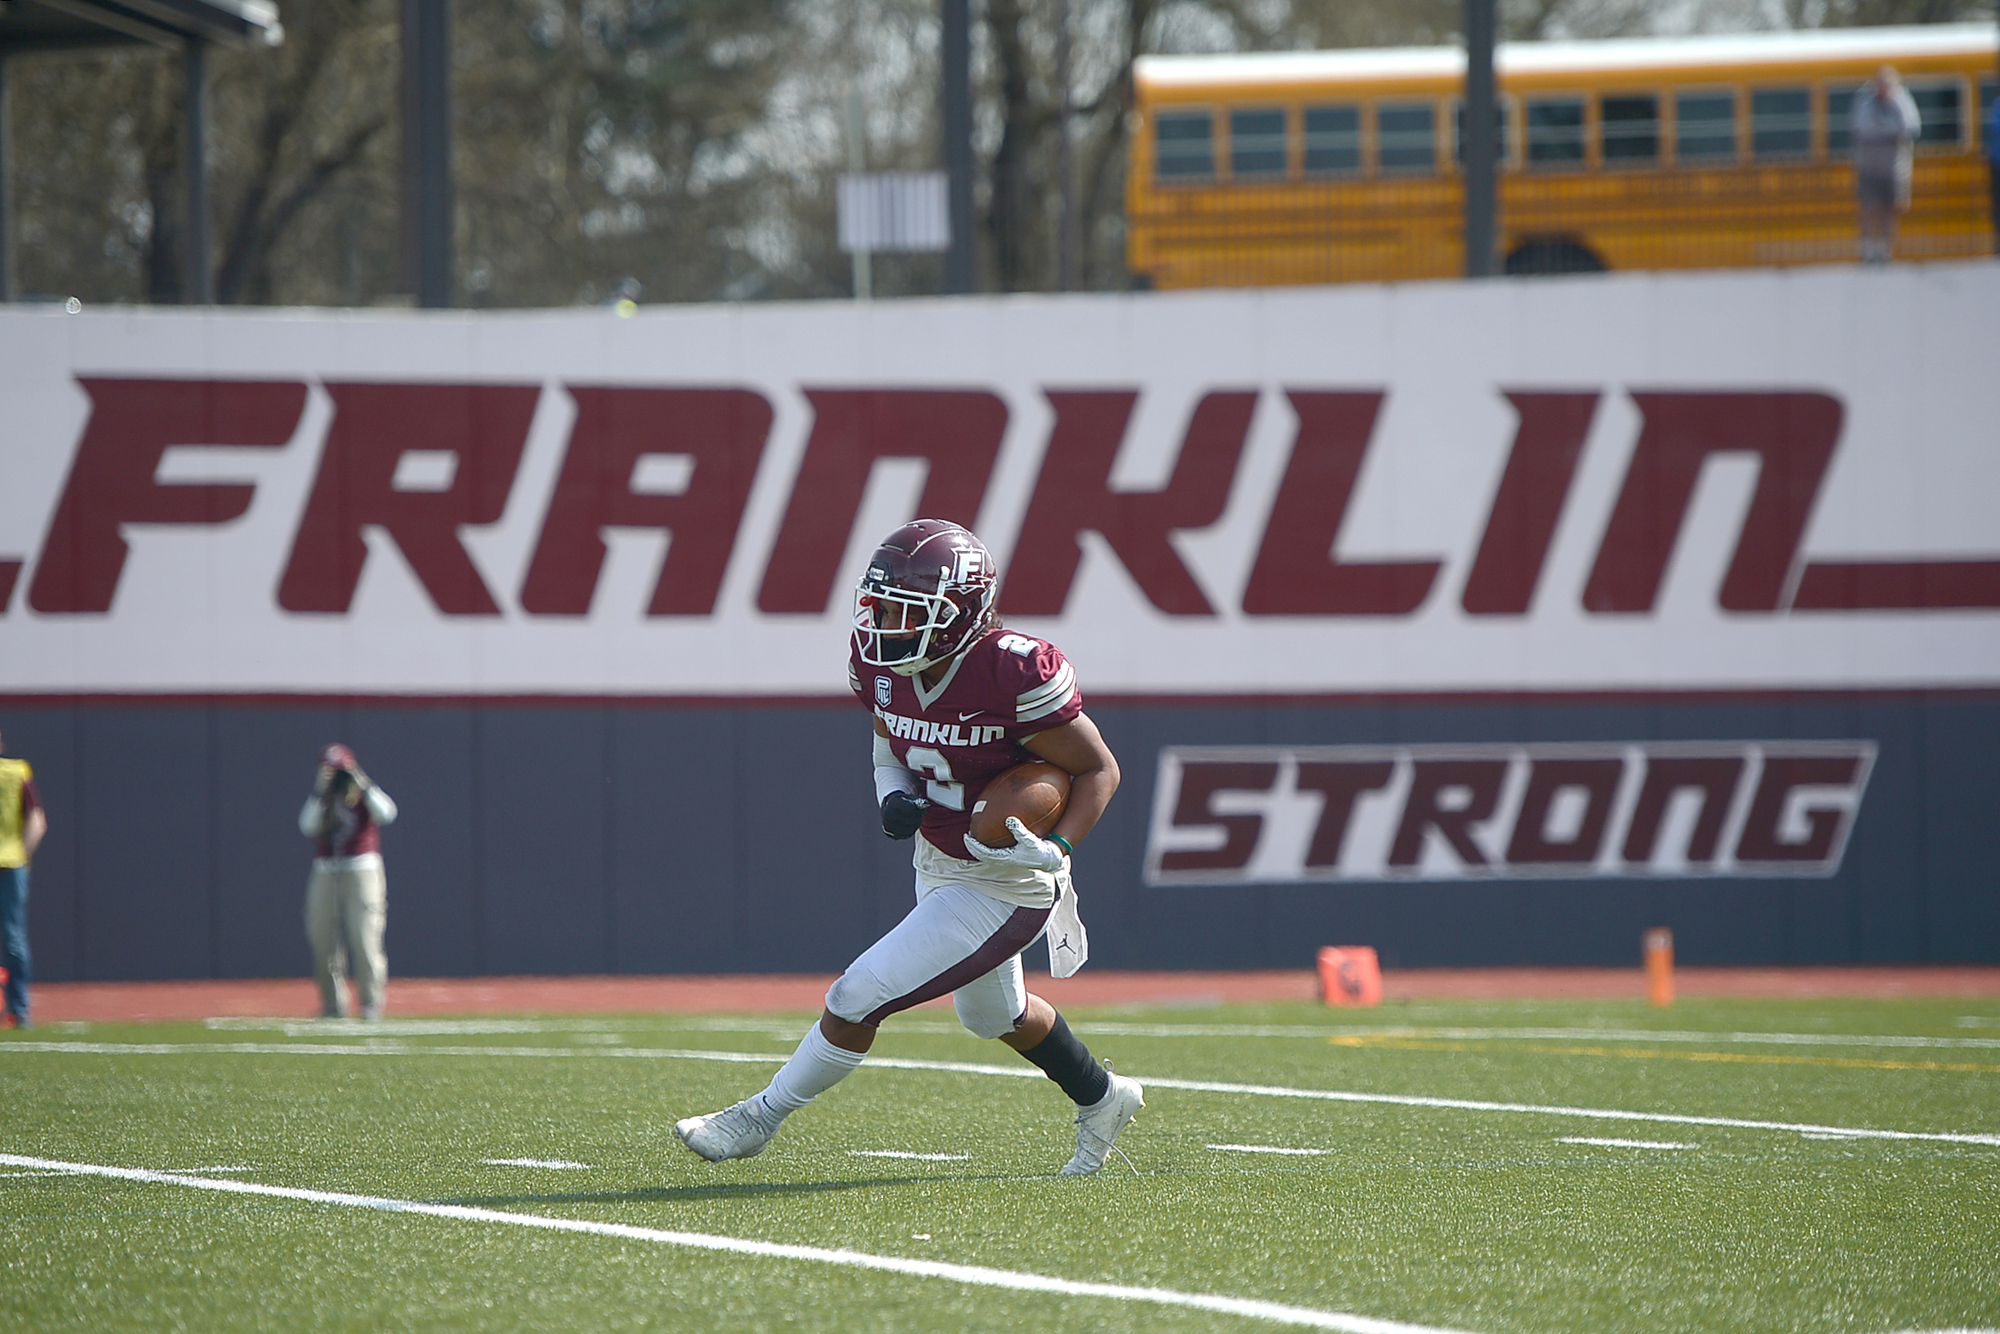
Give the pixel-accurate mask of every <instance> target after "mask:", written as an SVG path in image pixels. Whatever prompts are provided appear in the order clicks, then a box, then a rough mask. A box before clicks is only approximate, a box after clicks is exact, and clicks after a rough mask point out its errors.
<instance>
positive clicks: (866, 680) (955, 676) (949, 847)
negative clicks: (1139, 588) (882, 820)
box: [847, 629, 1083, 861]
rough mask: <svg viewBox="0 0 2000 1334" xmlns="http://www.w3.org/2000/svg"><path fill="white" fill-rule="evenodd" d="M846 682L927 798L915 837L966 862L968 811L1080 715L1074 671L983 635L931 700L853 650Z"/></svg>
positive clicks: (1030, 647) (1043, 652) (1020, 639)
mask: <svg viewBox="0 0 2000 1334" xmlns="http://www.w3.org/2000/svg"><path fill="white" fill-rule="evenodd" d="M847 681H848V684H849V685H850V686H852V687H853V689H854V693H855V695H856V696H857V697H858V698H859V699H860V700H861V702H862V704H864V705H866V706H867V708H868V709H869V710H870V711H871V712H872V713H873V714H874V715H875V716H876V718H878V719H880V720H881V722H882V725H883V726H884V727H886V728H887V729H888V731H889V745H890V748H891V749H892V750H894V751H895V754H896V758H897V759H898V760H899V761H901V762H902V764H903V766H904V767H905V768H907V769H910V770H912V771H913V772H915V773H916V774H918V775H919V776H920V777H922V778H923V780H924V787H923V792H922V795H923V796H925V797H927V798H929V800H930V803H931V804H930V809H929V810H927V811H925V812H924V823H923V827H922V829H921V831H920V832H921V833H922V834H923V836H924V838H925V839H926V840H928V841H929V842H930V843H931V844H932V845H933V846H934V847H936V848H938V849H939V850H940V851H942V852H944V853H945V854H946V855H947V856H951V857H957V858H959V859H960V860H961V861H970V860H971V859H972V854H970V853H968V852H967V851H966V850H965V835H966V831H967V829H968V828H969V827H970V825H971V822H972V806H973V803H974V802H976V801H978V800H979V794H980V793H981V792H982V791H983V790H984V789H985V787H986V785H987V784H988V783H989V782H991V781H993V779H994V778H995V777H996V776H997V775H999V774H1001V773H1004V772H1005V771H1007V770H1008V769H1011V768H1013V767H1014V766H1015V765H1017V764H1019V763H1021V762H1022V761H1023V760H1028V759H1033V758H1034V756H1033V754H1032V753H1030V752H1029V751H1028V750H1027V748H1026V747H1024V746H1023V745H1022V744H1021V741H1022V739H1023V738H1025V737H1031V736H1033V735H1035V734H1036V733H1037V732H1046V731H1049V730H1050V729H1052V728H1057V727H1061V726H1062V725H1063V724H1064V723H1066V722H1068V721H1069V720H1070V719H1072V718H1074V717H1076V716H1077V715H1078V714H1080V713H1082V712H1083V696H1082V695H1081V694H1079V693H1078V692H1077V688H1076V671H1075V669H1073V668H1072V667H1071V666H1070V665H1069V661H1068V659H1066V658H1064V657H1063V655H1062V651H1061V650H1059V649H1058V648H1056V646H1055V645H1054V644H1051V643H1049V642H1048V641H1047V640H1046V639H1037V638H1035V637H1034V636H1033V635H1024V634H1022V633H1020V632H1019V631H1017V630H1007V629H995V630H988V631H987V632H986V633H985V634H984V635H982V636H980V638H979V639H977V640H976V641H974V643H973V645H972V647H971V648H968V649H967V650H966V651H965V652H964V653H961V654H960V655H959V656H958V657H957V658H956V659H955V660H954V661H953V663H952V666H951V669H950V672H949V673H948V674H947V675H946V676H945V678H944V681H943V682H942V683H941V684H940V685H939V686H938V688H937V691H936V692H935V693H932V692H930V691H926V690H924V689H923V688H922V687H921V686H920V685H919V684H918V682H917V679H916V678H915V677H913V676H900V675H898V674H896V673H895V672H892V671H890V670H889V669H888V668H886V667H870V666H868V665H867V664H866V663H864V662H862V661H861V654H860V650H859V649H858V648H857V647H855V646H854V645H853V644H851V643H850V645H849V648H848V660H847Z"/></svg>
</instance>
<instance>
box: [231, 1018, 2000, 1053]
mask: <svg viewBox="0 0 2000 1334" xmlns="http://www.w3.org/2000/svg"><path fill="white" fill-rule="evenodd" d="M322 1022H324V1021H322ZM388 1022H389V1023H392V1024H393V1023H396V1022H398V1021H395V1020H390V1021H388ZM411 1022H418V1021H414V1020H413V1021H411ZM209 1023H210V1027H220V1026H221V1024H220V1023H219V1022H218V1021H215V1020H211V1021H209ZM801 1025H804V1027H801ZM244 1026H245V1027H247V1026H248V1025H244ZM810 1026H811V1021H810V1020H797V1021H794V1020H790V1019H734V1018H714V1019H710V1018H696V1017H692V1016H673V1017H670V1018H669V1019H668V1020H667V1021H666V1022H665V1024H664V1027H667V1028H670V1029H679V1030H681V1031H683V1032H689V1033H774V1034H784V1035H791V1034H795V1033H802V1032H804V1031H805V1028H806V1027H810ZM265 1027H277V1025H276V1024H266V1025H265ZM631 1027H632V1025H629V1024H628V1025H626V1030H627V1031H629V1030H630V1029H631ZM294 1028H296V1029H298V1030H299V1031H300V1032H301V1033H310V1032H331V1031H332V1030H330V1029H325V1028H322V1029H314V1028H312V1027H311V1025H310V1024H305V1023H300V1024H291V1025H287V1026H285V1032H286V1033H287V1034H288V1035H291V1034H292V1030H293V1029H294ZM896 1028H897V1031H898V1032H902V1033H956V1032H958V1031H959V1025H958V1024H957V1023H955V1022H942V1021H936V1020H926V1019H915V1020H908V1021H905V1020H902V1019H898V1020H897V1024H896ZM371 1031H374V1032H381V1031H382V1030H381V1027H380V1026H379V1025H378V1027H377V1028H376V1029H374V1030H371ZM522 1031H523V1032H526V1031H528V1030H525V1029H523V1030H522ZM547 1031H549V1032H557V1031H560V1030H559V1029H557V1028H554V1027H551V1028H549V1029H548V1030H547ZM1090 1031H1091V1032H1092V1033H1104V1034H1108V1035H1110V1036H1113V1037H1128V1038H1302V1039H1306V1040H1308V1041H1315V1040H1320V1039H1335V1038H1458V1039H1487V1040H1492V1041H1510V1040H1511V1041H1520V1042H1582V1041H1600V1042H1675V1043H1690V1042H1693V1043H1702V1042H1706V1043H1718V1044H1725V1045H1743V1044H1749V1045H1755V1046H1767V1047H1920V1048H1921V1047H1935V1048H1962V1049H1965V1050H1969V1051H2000V1038H1961V1037H1924V1036H1919V1035H1915V1034H1908V1033H1754V1032H1747V1031H1740V1030H1739V1031H1736V1032H1730V1033H1720V1032H1718V1033H1703V1032H1700V1031H1699V1030H1695V1029H1669V1028H1661V1029H1653V1028H1445V1027H1424V1026H1418V1025H1409V1024H1398V1025H1394V1026H1383V1027H1375V1026H1373V1025H1369V1026H1362V1025H1343V1026H1340V1027H1334V1028H1322V1027H1317V1026H1314V1025H1310V1024H1141V1023H1132V1022H1129V1021H1125V1020H1115V1019H1092V1020H1091V1021H1090Z"/></svg>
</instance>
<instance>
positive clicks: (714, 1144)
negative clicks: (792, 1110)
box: [674, 1098, 784, 1163]
mask: <svg viewBox="0 0 2000 1334" xmlns="http://www.w3.org/2000/svg"><path fill="white" fill-rule="evenodd" d="M783 1121H784V1118H783V1117H772V1116H768V1115H766V1114H765V1113H764V1112H762V1111H760V1110H758V1107H757V1100H756V1099H755V1098H745V1099H744V1100H743V1101H742V1102H739V1103H737V1104H736V1105H735V1106H734V1107H725V1108H723V1109H722V1110H721V1111H719V1112H710V1113H709V1114H708V1115H707V1116H690V1117H689V1118H687V1120H685V1121H676V1122H675V1123H674V1134H676V1135H678V1136H679V1137H680V1141H681V1143H683V1144H685V1145H687V1146H688V1148H690V1149H692V1150H694V1151H695V1152H696V1153H698V1154H700V1155H701V1156H702V1157H704V1158H706V1159H708V1161H710V1162H711V1163H719V1162H722V1161H723V1160H725V1159H728V1158H754V1157H756V1156H757V1155H758V1154H760V1153H762V1152H763V1151H764V1146H765V1145H766V1144H769V1143H770V1142H771V1137H772V1136H773V1135H775V1134H777V1133H778V1127H779V1125H781V1124H782V1123H783Z"/></svg>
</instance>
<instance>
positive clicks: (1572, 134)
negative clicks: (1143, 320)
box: [1125, 23, 2000, 288]
mask: <svg viewBox="0 0 2000 1334" xmlns="http://www.w3.org/2000/svg"><path fill="white" fill-rule="evenodd" d="M1996 47H2000V40H1996V36H1995V29H1994V26H1993V25H1992V24H1990V23H1982V24H1952V25H1935V26H1925V27H1905V28H1850V29H1841V30H1833V31H1816V32H1793V33H1771V34H1747V35H1731V36H1718V37H1687V38H1665V39H1637V40H1621V41H1604V42H1523V43H1511V44H1504V45H1502V46H1501V47H1500V48H1499V50H1498V52H1497V53H1496V56H1495V62H1494V63H1495V80H1496V84H1497V88H1498V93H1499V107H1498V113H1499V127H1500V139H1499V142H1500V162H1499V174H1498V182H1499V185H1498V195H1499V220H1498V242H1499V244H1498V249H1499V253H1498V256H1497V257H1496V258H1497V259H1498V261H1499V262H1500V263H1501V264H1502V265H1504V268H1505V270H1506V271H1507V272H1509V273H1537V272H1574V271H1589V270H1597V269H1680V268H1722V267H1730V266H1741V265H1767V264H1807V263H1824V262H1828V261H1840V260H1851V259H1854V258H1855V257H1856V256H1857V254H1858V250H1859V245H1858V235H1857V231H1856V212H1855V203H1854V169H1853V166H1852V165H1851V161H1850V158H1851V149H1850V144H1849V140H1850V137H1851V136H1850V134H1849V130H1848V124H1849V111H1850V107H1851V106H1852V102H1853V98H1854V96H1855V94H1856V92H1857V91H1858V90H1859V89H1860V87H1861V86H1862V85H1863V84H1864V83H1865V82H1866V81H1867V80H1868V78H1869V77H1870V76H1871V75H1872V74H1873V73H1874V71H1875V70H1876V68H1877V67H1879V66H1881V65H1883V64H1890V65H1894V66H1895V67H1896V69H1897V71H1898V72H1899V73H1900V74H1901V76H1902V78H1903V82H1904V84H1905V85H1906V86H1907V87H1908V88H1909V90H1910V93H1911V95H1912V97H1913V98H1914V99H1915V101H1916V103H1917V107H1918V111H1919V113H1920V115H1921V117H1922V120H1923V131H1922V135H1921V137H1920V138H1919V140H1918V143H1917V148H1916V166H1915V174H1914V178H1913V181H1912V190H1911V206H1910V210H1909V212H1908V213H1906V214H1905V215H1903V217H1902V219H1901V223H1900V226H1899V229H1898V235H1897V241H1896V254H1897V256H1898V257H1899V258H1903V259H1935V258H1947V257H1954V256H1970V255H1977V254H1985V253H1989V252H1990V251H1991V249H1992V244H1993V242H1992V237H1993V232H1992V222H1991V220H1990V219H1989V217H1988V195H1987V179H1986V165H1985V160H1984V158H1983V156H1982V154H1981V151H1980V146H1979V133H1980V129H1979V127H1980V121H1981V115H1982V113H1983V111H1984V109H1985V107H1986V106H1988V105H1989V104H1990V103H1991V102H1992V100H1993V96H1994V84H1995V62H1996ZM1135 79H1136V87H1137V107H1138V112H1139V117H1140V125H1139V128H1138V130H1137V132H1136V133H1135V135H1134V139H1133V144H1132V151H1131V154H1130V166H1129V170H1128V176H1127V180H1126V192H1125V201H1126V222H1127V240H1126V247H1127V261H1128V263H1129V264H1130V266H1131V269H1132V272H1133V274H1134V276H1135V278H1136V279H1137V280H1138V281H1140V282H1141V283H1150V284H1151V285H1153V286H1156V287H1162V288H1167V287H1215V286H1256V285H1266V284H1281V283H1323V282H1344V281H1352V280H1375V281H1383V280H1401V279H1411V278H1441V277H1452V276H1456V275H1458V274H1461V273H1463V272H1464V268H1465V261H1464V238H1463V230H1462V228H1463V222H1462V204H1463V198H1464V193H1463V187H1462V184H1461V181H1460V178H1459V173H1458V158H1459V156H1460V154H1459V144H1458V139H1459V123H1460V121H1461V119H1462V117H1461V108H1462V96H1461V95H1462V91H1463V86H1464V79H1465V53H1464V52H1463V51H1462V50H1460V49H1459V48H1456V47H1436V48H1409V49H1397V50H1376V51H1310V52H1283V53H1272V54H1256V55H1225V56H1153V57H1146V58H1143V59H1141V60H1140V61H1139V63H1138V66H1137V69H1136V72H1135Z"/></svg>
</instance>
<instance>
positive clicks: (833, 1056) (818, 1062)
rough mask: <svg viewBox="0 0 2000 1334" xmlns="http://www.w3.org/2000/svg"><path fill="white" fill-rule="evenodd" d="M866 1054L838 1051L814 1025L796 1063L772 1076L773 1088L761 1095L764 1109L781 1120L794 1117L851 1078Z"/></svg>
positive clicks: (782, 1067) (793, 1055) (802, 1042)
mask: <svg viewBox="0 0 2000 1334" xmlns="http://www.w3.org/2000/svg"><path fill="white" fill-rule="evenodd" d="M862 1059H863V1054H862V1053H861V1052H858V1051H848V1050H846V1049H845V1048H842V1047H836V1046H834V1045H833V1044H832V1043H831V1042H828V1041H827V1040H826V1034H824V1033H822V1032H820V1031H819V1025H818V1024H814V1025H813V1026H812V1027H811V1028H809V1029H807V1030H806V1035H805V1038H804V1040H803V1041H801V1042H800V1043H799V1049H798V1050H797V1051H795V1052H793V1053H792V1059H791V1060H789V1061H786V1062H785V1063H784V1065H783V1066H781V1067H779V1070H778V1073H777V1074H775V1075H773V1076H771V1085H770V1087H769V1088H767V1089H765V1090H764V1091H763V1092H762V1093H760V1094H758V1095H757V1101H758V1103H759V1104H761V1105H762V1106H763V1108H764V1109H765V1110H766V1111H768V1112H770V1113H771V1114H773V1115H775V1116H778V1117H786V1116H790V1115H791V1114H792V1113H793V1112H796V1111H797V1110H798V1109H799V1108H801V1107H803V1106H805V1105H806V1104H807V1103H809V1102H811V1101H812V1100H813V1099H814V1098H816V1097H818V1096H819V1095H820V1094H822V1093H824V1092H826V1091H827V1090H828V1089H830V1088H832V1087H833V1086H834V1085H835V1084H838V1083H839V1082H840V1081H841V1080H843V1079H845V1078H847V1076H848V1074H849V1073H850V1072H851V1071H852V1070H853V1069H854V1067H855V1066H857V1065H860V1064H861V1062H862Z"/></svg>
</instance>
